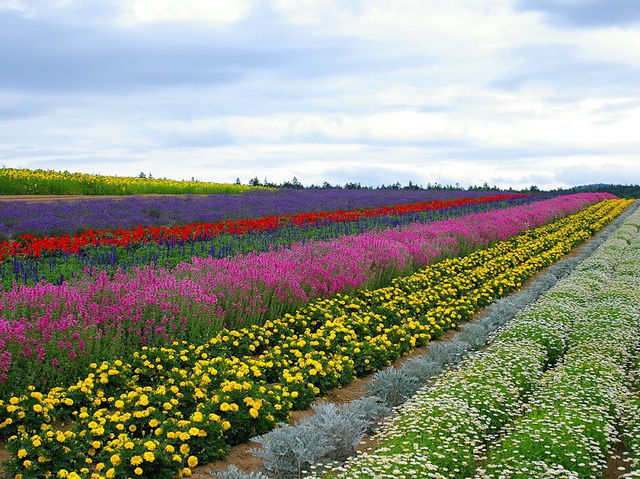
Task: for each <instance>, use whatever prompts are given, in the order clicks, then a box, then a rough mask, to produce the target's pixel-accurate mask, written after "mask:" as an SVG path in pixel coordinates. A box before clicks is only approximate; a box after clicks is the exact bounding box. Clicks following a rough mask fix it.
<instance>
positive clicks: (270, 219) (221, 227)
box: [0, 194, 529, 261]
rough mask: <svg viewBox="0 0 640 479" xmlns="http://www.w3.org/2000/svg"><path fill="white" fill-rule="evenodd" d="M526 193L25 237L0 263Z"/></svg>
mask: <svg viewBox="0 0 640 479" xmlns="http://www.w3.org/2000/svg"><path fill="white" fill-rule="evenodd" d="M526 196H529V195H526V194H508V195H493V196H484V197H481V198H459V199H455V200H446V201H441V200H436V201H420V202H417V203H409V204H404V205H394V206H382V207H379V208H369V209H357V210H347V211H342V210H337V211H316V212H311V213H297V214H292V215H281V216H264V217H262V218H248V219H240V220H225V221H219V222H217V223H191V224H187V225H177V226H170V227H167V226H147V227H143V226H141V225H138V226H137V227H136V228H133V229H122V228H118V229H114V230H93V229H91V230H87V231H84V232H82V233H77V234H75V235H73V236H71V235H60V236H48V237H42V238H37V237H35V236H33V235H29V234H25V235H23V236H21V237H20V238H19V239H16V240H8V241H4V242H2V243H0V261H2V260H4V259H6V258H9V257H14V256H24V255H29V256H35V257H39V256H40V255H41V254H42V253H43V252H47V251H61V252H65V253H70V254H75V253H78V252H80V251H81V249H82V248H83V247H85V246H98V245H113V246H118V247H120V246H129V245H131V244H135V243H148V242H156V243H162V242H165V241H172V240H173V241H196V240H202V239H206V238H210V237H212V236H215V235H219V234H224V233H226V234H238V235H239V234H245V233H250V232H257V231H265V230H271V229H276V228H281V227H284V226H288V225H295V226H309V225H322V224H327V223H336V222H349V221H357V220H359V219H361V218H369V217H372V216H381V215H404V214H407V213H417V212H420V211H427V210H437V209H442V208H451V207H460V206H467V205H474V204H481V203H488V202H491V201H502V200H509V199H514V198H522V197H526Z"/></svg>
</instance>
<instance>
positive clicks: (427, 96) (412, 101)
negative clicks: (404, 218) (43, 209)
mask: <svg viewBox="0 0 640 479" xmlns="http://www.w3.org/2000/svg"><path fill="white" fill-rule="evenodd" d="M639 131H640V0H447V1H441V0H413V1H409V0H385V1H378V0H336V1H332V0H179V1H178V0H0V163H1V164H3V165H5V166H11V167H26V168H43V169H55V170H64V169H66V170H69V171H82V172H91V173H102V174H118V175H136V174H138V173H139V172H140V171H144V172H146V173H149V172H151V173H152V174H153V175H154V176H157V177H169V178H176V179H188V178H191V177H192V176H193V177H196V178H198V179H200V180H210V181H234V180H235V179H236V177H239V178H240V179H241V181H242V182H243V183H246V182H248V181H249V179H251V178H253V177H254V176H258V177H259V178H260V179H263V178H265V177H266V178H268V179H269V180H271V181H277V182H280V181H283V180H285V179H291V178H292V177H293V176H296V177H297V178H298V179H299V180H300V181H301V182H302V183H304V184H311V183H315V184H320V183H322V182H323V181H329V182H331V183H345V182H347V181H355V182H361V183H362V184H371V185H377V184H380V183H385V184H390V183H395V182H396V181H400V182H401V183H403V184H406V183H408V181H409V180H412V181H413V182H414V183H421V184H426V183H427V182H431V183H433V182H439V183H441V184H455V183H459V184H460V185H468V184H480V183H483V182H485V181H486V182H488V183H489V184H497V185H499V186H514V187H519V186H528V185H531V184H537V185H539V186H542V187H555V186H563V185H564V186H566V185H576V184H585V183H599V182H606V183H610V182H613V183H640V133H638V132H639Z"/></svg>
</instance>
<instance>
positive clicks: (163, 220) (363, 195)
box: [0, 188, 544, 240]
mask: <svg viewBox="0 0 640 479" xmlns="http://www.w3.org/2000/svg"><path fill="white" fill-rule="evenodd" d="M0 191H3V190H2V189H0ZM500 193H501V192H492V193H488V192H486V191H450V190H447V191H443V190H427V191H420V190H388V189H385V190H365V189H362V190H358V189H355V190H352V189H344V190H343V189H335V188H326V189H325V188H323V189H305V190H290V189H277V190H271V189H252V190H250V191H247V192H245V193H243V194H241V195H228V194H216V195H153V196H147V195H138V196H128V197H121V198H105V197H96V198H73V197H70V198H69V200H54V201H47V202H42V201H40V202H25V201H3V199H2V198H3V197H2V196H0V240H4V239H11V238H13V239H15V238H19V237H20V236H22V235H23V234H25V233H29V234H32V235H34V236H38V237H40V236H54V235H59V234H65V233H69V234H71V233H79V232H82V231H85V230H88V229H96V230H105V229H113V228H116V227H121V228H124V229H132V228H135V227H136V226H137V225H139V224H140V225H147V226H160V225H165V226H172V225H178V224H188V223H197V222H201V223H217V222H219V221H223V220H226V219H238V218H260V217H262V216H269V215H292V214H296V213H303V212H305V211H335V210H353V209H362V208H378V207H381V206H385V205H401V204H408V203H416V202H419V201H434V200H441V201H446V200H454V199H457V198H479V197H482V196H488V195H490V194H491V195H494V194H500ZM536 196H537V195H536ZM542 196H544V195H542Z"/></svg>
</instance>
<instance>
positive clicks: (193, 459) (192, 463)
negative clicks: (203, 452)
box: [187, 456, 198, 468]
mask: <svg viewBox="0 0 640 479" xmlns="http://www.w3.org/2000/svg"><path fill="white" fill-rule="evenodd" d="M187 464H189V467H191V468H194V467H196V466H197V465H198V458H197V457H196V456H189V459H187Z"/></svg>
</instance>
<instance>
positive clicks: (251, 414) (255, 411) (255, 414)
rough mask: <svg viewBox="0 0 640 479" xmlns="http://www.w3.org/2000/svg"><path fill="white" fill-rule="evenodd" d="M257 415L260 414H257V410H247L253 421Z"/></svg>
mask: <svg viewBox="0 0 640 479" xmlns="http://www.w3.org/2000/svg"><path fill="white" fill-rule="evenodd" d="M259 414H260V413H259V412H258V410H257V409H255V408H251V409H249V415H250V416H251V417H252V418H254V419H255V418H257V417H258V415H259Z"/></svg>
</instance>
